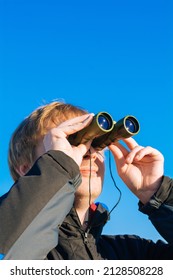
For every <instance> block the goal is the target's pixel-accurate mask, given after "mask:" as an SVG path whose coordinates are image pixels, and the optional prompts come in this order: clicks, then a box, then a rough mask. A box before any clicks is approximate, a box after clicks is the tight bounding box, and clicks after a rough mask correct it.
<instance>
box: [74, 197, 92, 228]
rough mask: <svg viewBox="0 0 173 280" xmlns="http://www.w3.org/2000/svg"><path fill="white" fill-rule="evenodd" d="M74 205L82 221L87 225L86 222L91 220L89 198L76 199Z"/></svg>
mask: <svg viewBox="0 0 173 280" xmlns="http://www.w3.org/2000/svg"><path fill="white" fill-rule="evenodd" d="M74 207H75V209H76V212H77V214H78V216H79V219H80V222H81V224H82V225H83V226H85V225H86V222H88V220H89V200H88V197H87V198H86V199H76V200H75V203H74Z"/></svg>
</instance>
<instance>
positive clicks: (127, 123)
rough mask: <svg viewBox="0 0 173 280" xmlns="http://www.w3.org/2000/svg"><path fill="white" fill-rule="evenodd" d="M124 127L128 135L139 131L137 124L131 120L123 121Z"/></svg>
mask: <svg viewBox="0 0 173 280" xmlns="http://www.w3.org/2000/svg"><path fill="white" fill-rule="evenodd" d="M125 126H126V128H127V130H128V131H129V132H130V133H135V132H137V131H138V129H139V127H138V124H137V123H136V122H135V121H134V120H133V119H132V118H127V119H126V120H125Z"/></svg>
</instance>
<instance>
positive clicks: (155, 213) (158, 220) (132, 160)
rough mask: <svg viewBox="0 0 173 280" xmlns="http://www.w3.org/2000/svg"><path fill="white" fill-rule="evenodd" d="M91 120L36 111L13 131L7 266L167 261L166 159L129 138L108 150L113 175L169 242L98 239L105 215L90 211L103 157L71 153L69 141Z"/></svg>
mask: <svg viewBox="0 0 173 280" xmlns="http://www.w3.org/2000/svg"><path fill="white" fill-rule="evenodd" d="M92 119H93V114H88V113H87V112H86V111H84V110H82V109H81V108H78V107H75V106H72V105H70V104H65V103H61V102H52V103H50V104H48V105H45V106H43V107H41V108H38V109H37V110H35V111H34V112H33V113H31V115H30V116H28V117H27V118H26V119H25V120H24V121H23V122H22V123H21V124H20V125H19V127H18V128H17V129H16V131H15V132H14V134H13V136H12V138H11V141H10V148H9V166H10V170H11V174H12V176H13V178H14V180H15V183H14V185H13V186H12V188H11V190H10V191H9V192H8V193H7V194H5V195H4V196H3V197H1V201H0V253H2V254H4V259H69V260H72V259H172V258H173V245H172V241H173V234H172V232H173V191H172V180H171V179H169V178H168V177H164V176H163V161H164V159H163V156H162V154H161V153H160V152H159V151H157V150H156V149H153V148H152V147H142V146H139V145H138V144H137V143H136V141H135V140H134V139H131V138H129V139H126V140H124V142H125V143H126V145H127V147H128V149H126V148H125V147H124V146H122V145H121V144H120V143H117V142H116V143H112V144H111V145H110V146H109V147H108V148H109V149H110V151H111V152H112V154H113V156H114V158H115V162H116V166H117V170H118V174H119V176H120V177H121V178H122V180H123V181H124V182H125V184H126V185H127V187H128V188H129V189H130V190H131V191H132V192H133V193H134V194H135V195H136V196H137V197H138V198H139V200H140V202H139V207H140V210H141V211H142V212H144V213H146V214H148V215H149V218H150V219H151V221H152V223H153V224H154V226H155V227H156V228H157V230H158V231H159V232H160V234H162V236H163V237H164V238H165V240H166V241H167V242H168V243H164V242H162V241H158V242H156V243H154V242H152V241H151V240H145V239H142V238H140V237H138V236H134V235H133V236H127V235H123V236H120V235H117V236H113V235H112V236H106V235H101V232H102V228H103V226H104V225H105V223H106V221H107V219H108V218H109V213H108V212H107V210H106V209H105V208H104V207H103V206H102V205H101V204H98V205H97V204H94V202H95V200H96V198H97V197H98V196H99V195H100V193H101V191H102V187H103V179H104V155H103V151H101V152H97V151H96V150H95V149H94V148H93V147H92V146H91V141H88V142H87V143H85V144H79V145H78V146H72V145H71V144H70V142H69V141H68V136H69V135H71V134H73V133H75V132H77V131H79V130H81V129H83V128H84V127H86V126H88V125H89V124H90V122H91V121H92Z"/></svg>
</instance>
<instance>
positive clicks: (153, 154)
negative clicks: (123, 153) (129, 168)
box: [126, 146, 163, 163]
mask: <svg viewBox="0 0 173 280" xmlns="http://www.w3.org/2000/svg"><path fill="white" fill-rule="evenodd" d="M146 156H148V158H147V157H146ZM144 157H146V158H145V160H146V161H151V159H152V158H153V159H155V160H163V155H162V154H161V153H160V152H159V151H158V150H156V149H154V148H152V147H150V146H147V147H142V146H136V147H135V148H134V149H133V150H132V151H131V152H130V153H129V154H128V156H127V157H126V162H127V163H132V162H133V161H140V160H142V159H143V158H144ZM147 159H148V160H147Z"/></svg>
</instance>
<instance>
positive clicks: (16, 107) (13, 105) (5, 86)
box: [0, 0, 173, 240]
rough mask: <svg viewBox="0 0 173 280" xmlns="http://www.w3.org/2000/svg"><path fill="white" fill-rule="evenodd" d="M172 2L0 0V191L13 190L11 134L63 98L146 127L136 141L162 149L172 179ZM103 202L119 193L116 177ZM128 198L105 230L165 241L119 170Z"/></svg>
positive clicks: (124, 197) (110, 201) (107, 182)
mask: <svg viewBox="0 0 173 280" xmlns="http://www.w3.org/2000/svg"><path fill="white" fill-rule="evenodd" d="M172 12H173V7H172V1H165V0H157V1H152V0H150V1H148V0H145V1H137V0H136V1H135V0H132V1H124V0H122V1H116V0H114V1H101V0H100V1H94V0H93V1H90V0H88V1H76V0H74V1H69V0H67V1H58V0H57V1H55V0H47V1H46V0H42V1H39V0H34V1H33V0H25V1H23V0H18V1H17V0H11V1H10V0H5V1H3V0H0V100H1V109H0V119H1V122H0V131H1V132H0V134H1V137H0V139H1V140H0V159H1V160H0V194H3V193H4V192H6V191H7V190H8V189H9V188H10V186H11V185H12V179H11V177H10V174H9V170H8V165H7V150H8V143H9V139H10V136H11V134H12V132H13V131H14V129H15V128H16V126H17V125H18V124H19V122H20V121H21V120H22V119H23V118H24V117H25V116H27V115H28V114H29V113H30V112H31V111H32V110H34V109H35V108H36V107H38V106H40V105H42V104H44V103H47V102H50V101H52V100H56V99H59V98H60V99H64V100H65V101H66V102H69V103H73V104H74V105H79V106H82V107H83V108H86V109H88V110H89V111H90V112H94V113H97V112H100V111H107V112H109V113H110V114H111V115H112V116H113V118H114V120H116V121H117V120H119V119H120V118H122V117H124V116H126V115H128V114H131V115H134V116H136V117H137V119H138V120H139V122H140V126H141V130H140V133H139V134H138V135H137V136H135V139H136V140H137V141H138V142H139V144H141V145H144V146H146V145H150V146H153V147H155V148H157V149H159V150H160V151H161V152H162V153H163V155H164V157H165V174H166V175H168V176H171V177H173V167H172V166H173V164H172V163H173V145H172V135H173V134H172V127H173V126H172V112H173V55H172V47H173V24H172ZM107 163H108V159H106V170H107V172H106V178H105V184H104V190H103V194H102V195H101V197H100V198H99V200H100V201H102V202H104V203H105V204H107V206H108V207H109V209H111V208H112V207H113V206H114V204H115V203H116V201H117V199H118V193H117V191H116V189H115V188H114V186H113V182H112V181H111V178H110V175H109V169H108V166H107ZM112 169H113V172H114V178H115V180H116V182H117V185H118V187H119V188H120V189H121V191H122V199H121V202H120V204H119V205H118V206H117V208H116V209H115V210H114V212H113V213H112V216H111V220H110V221H109V222H108V224H107V225H106V227H105V230H104V232H106V233H110V234H119V233H120V234H123V233H129V234H132V233H134V234H138V235H140V236H142V237H146V238H151V239H153V240H156V239H158V238H160V236H159V235H158V233H157V232H156V231H155V229H154V228H153V226H152V225H151V223H150V222H149V221H148V218H147V217H146V216H144V215H143V214H141V213H139V212H138V206H137V202H138V201H137V199H136V198H135V197H134V196H133V195H132V194H131V193H130V192H129V191H128V189H127V188H126V186H125V185H124V184H123V182H122V181H121V179H120V178H119V177H118V175H117V173H116V168H115V166H114V164H113V163H112Z"/></svg>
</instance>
